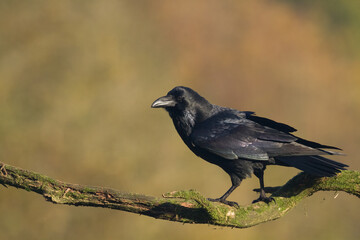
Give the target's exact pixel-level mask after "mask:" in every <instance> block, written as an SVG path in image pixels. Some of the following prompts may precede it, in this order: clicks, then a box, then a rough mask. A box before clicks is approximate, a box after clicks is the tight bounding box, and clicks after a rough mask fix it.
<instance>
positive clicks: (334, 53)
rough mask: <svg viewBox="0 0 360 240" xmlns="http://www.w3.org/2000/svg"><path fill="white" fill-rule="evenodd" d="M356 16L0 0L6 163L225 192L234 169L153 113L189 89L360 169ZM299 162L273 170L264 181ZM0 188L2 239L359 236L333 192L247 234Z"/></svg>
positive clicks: (348, 10)
mask: <svg viewBox="0 0 360 240" xmlns="http://www.w3.org/2000/svg"><path fill="white" fill-rule="evenodd" d="M359 16H360V8H359V2H358V1H355V0H353V1H352V0H346V1H333V0H331V1H301V2H300V1H283V0H277V1H274V0H272V1H270V0H269V1H265V0H257V1H234V0H224V1H215V0H210V1H205V0H200V1H165V0H155V1H145V0H141V1H115V0H109V1H99V0H89V1H69V0H63V1H40V0H37V1H24V0H16V1H2V2H0V20H1V21H0V159H1V161H4V162H6V163H9V164H13V165H16V166H19V167H22V168H25V169H31V170H34V171H38V172H41V173H43V174H47V175H50V176H52V177H54V178H57V179H59V180H63V181H67V182H73V183H81V184H88V185H102V186H107V187H112V188H116V189H120V190H124V191H131V192H138V193H145V194H151V195H160V194H161V193H163V192H167V191H172V190H179V189H190V188H195V189H197V190H198V191H200V192H201V193H203V194H204V195H206V196H209V197H217V196H220V195H221V194H222V193H223V192H224V191H225V190H226V189H227V188H228V187H229V185H230V181H229V179H228V176H227V175H226V174H225V173H223V172H222V171H221V169H219V168H217V167H214V166H212V165H210V164H208V163H206V162H204V161H202V160H200V159H198V158H196V157H195V156H194V155H193V154H192V153H191V152H190V151H189V150H188V149H187V148H186V147H185V145H184V144H183V143H182V142H181V140H180V138H179V137H178V136H177V134H176V132H175V130H174V128H173V126H172V123H171V121H170V119H169V117H168V116H166V115H167V114H166V113H165V112H163V111H157V110H153V109H150V104H151V103H152V101H153V100H154V99H156V98H157V97H159V96H161V95H164V94H166V92H167V91H168V90H170V89H171V88H172V87H174V86H176V85H186V86H190V87H193V88H194V89H196V90H197V91H199V92H200V93H201V94H202V95H204V96H205V97H207V98H208V99H209V100H210V101H212V102H213V103H216V104H219V105H225V106H229V107H233V108H238V109H242V110H254V111H256V112H257V113H258V114H259V115H261V116H266V117H270V118H273V119H275V120H278V121H281V122H286V123H288V124H290V125H293V126H294V127H295V128H297V129H299V130H300V131H299V133H298V135H300V136H301V137H304V138H308V139H312V140H315V141H319V142H322V143H324V144H330V145H336V146H339V147H341V148H343V149H344V150H345V152H346V154H347V156H346V157H342V158H339V159H338V160H341V161H344V162H346V163H348V164H350V165H351V168H352V169H359V167H360V164H359V161H357V159H356V158H357V153H358V149H359V145H360V132H359V131H358V123H359V121H360V81H359V77H360V68H359V66H360V47H359V46H360V45H359V44H358V43H359V42H360V41H359V40H360V31H359V27H358V26H359V21H360V20H359V19H360V17H359ZM296 172H298V171H296V170H294V169H285V168H280V167H279V168H277V167H270V168H269V170H268V171H267V173H266V184H267V185H269V186H275V185H279V184H283V183H284V182H286V180H287V179H289V178H290V177H292V176H293V175H294V174H296ZM184 176H186V178H184ZM257 186H258V183H257V180H256V179H255V178H252V179H251V180H246V181H244V183H243V184H242V186H241V187H240V188H239V189H238V190H237V191H236V192H235V193H234V195H232V199H233V200H236V201H239V202H240V203H241V204H248V203H250V201H251V200H253V199H254V198H255V197H256V194H255V193H251V189H252V188H254V187H257ZM323 198H326V201H323V200H322V199H323ZM0 199H1V200H2V204H1V205H0V211H1V213H2V216H3V217H2V218H1V220H0V232H1V238H2V239H23V238H25V239H65V238H67V239H83V238H84V239H85V238H87V239H98V238H101V239H114V238H122V239H168V238H169V236H172V237H171V238H172V239H188V238H191V239H219V238H228V239H233V238H234V239H235V238H236V239H238V238H246V239H263V238H265V237H266V238H269V239H274V238H276V239H289V238H291V239H309V238H310V239H313V238H317V239H358V238H359V237H360V231H359V229H358V224H357V222H358V221H359V214H358V211H354V209H359V203H358V200H357V199H355V198H351V197H348V196H344V195H340V196H339V197H337V198H336V199H335V200H334V199H333V196H332V195H331V193H330V194H329V193H326V194H325V193H324V194H318V195H316V196H315V197H314V198H310V199H309V200H308V201H306V202H305V203H304V204H303V205H302V207H299V208H298V209H297V210H294V211H293V212H291V213H290V214H289V215H288V216H286V217H284V218H283V219H280V220H278V221H275V222H272V223H268V224H265V225H261V226H258V227H255V228H251V229H245V230H234V229H218V230H212V228H210V227H209V226H205V225H204V226H201V225H200V226H199V225H180V224H176V223H170V222H164V221H159V220H153V219H150V218H147V217H138V216H136V215H131V214H127V213H122V212H117V211H111V210H105V209H91V208H74V207H67V206H56V205H51V204H50V203H48V204H47V203H44V201H42V200H40V199H39V197H38V196H35V195H34V194H31V193H26V192H24V191H20V190H16V189H11V188H9V189H6V188H1V192H0ZM139 229H141V230H139Z"/></svg>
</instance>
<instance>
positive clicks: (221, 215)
mask: <svg viewBox="0 0 360 240" xmlns="http://www.w3.org/2000/svg"><path fill="white" fill-rule="evenodd" d="M0 183H1V184H2V185H4V186H5V187H6V186H7V185H8V186H12V187H16V188H22V189H25V190H27V191H31V192H36V193H38V194H41V195H43V196H44V197H45V199H46V200H48V201H50V202H52V203H58V204H67V205H75V206H91V207H104V208H111V209H117V210H122V211H127V212H132V213H138V214H143V215H147V216H150V217H154V218H157V219H164V220H169V221H176V222H182V223H206V224H212V225H218V226H227V227H236V228H246V227H251V226H254V225H257V224H260V223H263V222H267V221H271V220H275V219H277V218H280V217H282V216H284V215H285V214H286V213H287V212H289V211H290V210H291V209H292V208H293V207H295V206H296V205H297V204H298V203H299V202H300V201H301V200H302V199H304V198H306V197H309V196H311V195H312V194H314V193H315V192H317V191H344V192H347V193H349V194H352V195H355V196H357V197H360V172H358V171H350V170H346V171H342V172H341V173H339V174H338V175H336V176H334V177H323V178H315V177H313V176H310V175H307V174H305V173H300V174H298V175H297V176H295V177H294V178H292V179H291V180H290V181H288V182H287V183H286V184H285V185H284V186H282V187H278V188H273V189H272V191H273V194H272V197H273V198H274V199H275V202H271V203H270V204H266V203H262V202H260V203H255V204H251V205H248V206H240V207H230V206H227V205H224V204H221V203H213V202H210V201H208V200H207V199H206V198H205V197H203V196H202V195H201V194H200V193H199V192H197V191H195V190H189V191H174V192H170V193H166V194H164V195H163V196H162V197H153V196H146V195H142V194H137V193H124V192H120V191H117V190H113V189H110V188H103V187H91V186H83V185H78V184H71V183H65V182H62V181H59V180H56V179H52V178H50V177H47V176H45V175H41V174H38V173H35V172H31V171H28V170H23V169H20V168H17V167H14V166H10V165H7V164H4V163H0ZM269 189H270V188H268V190H269Z"/></svg>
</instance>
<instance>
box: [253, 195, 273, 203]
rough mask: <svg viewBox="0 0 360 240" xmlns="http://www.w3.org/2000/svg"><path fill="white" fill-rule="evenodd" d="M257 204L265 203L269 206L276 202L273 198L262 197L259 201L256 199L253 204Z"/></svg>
mask: <svg viewBox="0 0 360 240" xmlns="http://www.w3.org/2000/svg"><path fill="white" fill-rule="evenodd" d="M257 202H265V203H267V204H269V203H271V202H276V201H275V199H274V198H272V197H264V196H260V197H259V198H258V199H255V200H254V201H253V202H252V203H257Z"/></svg>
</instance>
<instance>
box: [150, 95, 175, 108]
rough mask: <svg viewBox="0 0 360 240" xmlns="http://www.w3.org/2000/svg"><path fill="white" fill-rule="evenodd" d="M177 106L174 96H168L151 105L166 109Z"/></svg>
mask: <svg viewBox="0 0 360 240" xmlns="http://www.w3.org/2000/svg"><path fill="white" fill-rule="evenodd" d="M175 105H176V101H175V100H174V98H173V96H171V95H167V96H164V97H160V98H158V99H156V100H155V102H153V103H152V104H151V107H152V108H166V107H174V106H175Z"/></svg>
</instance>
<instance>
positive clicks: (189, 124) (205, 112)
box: [169, 103, 213, 140]
mask: <svg viewBox="0 0 360 240" xmlns="http://www.w3.org/2000/svg"><path fill="white" fill-rule="evenodd" d="M212 110H213V106H212V105H211V104H210V103H209V104H207V105H200V106H193V107H191V108H187V109H184V110H182V111H176V112H175V111H169V114H170V117H171V118H172V120H173V122H174V125H175V128H176V130H177V132H178V133H179V135H180V136H181V137H182V138H183V139H184V140H185V139H186V138H187V137H189V136H190V134H191V133H192V130H193V128H194V127H195V125H196V124H198V123H201V122H202V121H204V120H206V119H207V118H209V117H210V116H211V114H212Z"/></svg>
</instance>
